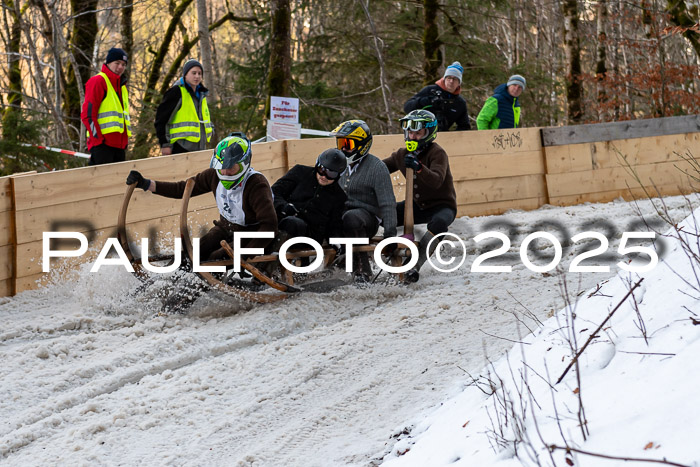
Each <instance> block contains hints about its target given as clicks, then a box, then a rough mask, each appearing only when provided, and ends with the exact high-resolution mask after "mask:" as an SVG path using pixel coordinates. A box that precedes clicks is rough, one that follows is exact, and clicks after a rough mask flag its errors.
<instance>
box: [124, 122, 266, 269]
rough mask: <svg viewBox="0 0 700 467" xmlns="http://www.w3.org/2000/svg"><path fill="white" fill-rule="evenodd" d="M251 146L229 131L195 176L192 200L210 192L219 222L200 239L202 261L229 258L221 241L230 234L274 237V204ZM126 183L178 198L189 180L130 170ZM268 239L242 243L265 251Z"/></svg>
mask: <svg viewBox="0 0 700 467" xmlns="http://www.w3.org/2000/svg"><path fill="white" fill-rule="evenodd" d="M251 157H252V152H251V142H250V140H249V139H248V138H247V137H246V136H245V135H244V134H243V133H231V134H230V135H229V136H227V137H226V138H224V139H222V140H221V141H220V142H219V144H217V145H216V149H214V154H213V155H212V158H211V161H210V163H209V168H208V169H206V170H204V171H202V172H200V173H198V174H197V175H195V176H194V181H195V184H194V189H193V190H192V196H199V195H202V194H204V193H213V194H214V197H215V198H216V205H217V207H218V208H219V214H220V218H219V219H218V220H216V221H214V227H212V228H211V229H210V230H209V232H207V233H206V234H205V235H204V236H203V237H202V238H201V239H200V243H199V245H200V260H201V261H205V260H215V259H223V258H227V257H228V256H227V254H226V252H225V251H224V250H223V248H221V246H220V242H221V240H226V241H229V242H230V241H232V239H233V232H237V231H246V232H273V233H275V234H276V233H277V215H276V214H275V207H274V205H273V202H272V191H271V190H270V184H269V183H268V181H267V179H266V178H265V176H264V175H263V174H261V173H260V172H257V171H256V170H254V169H253V168H252V167H251V164H250V163H251ZM126 183H127V184H128V185H130V184H132V183H136V184H137V185H136V186H137V187H139V188H141V189H143V190H145V191H151V192H153V193H155V194H157V195H160V196H165V197H167V198H178V199H179V198H182V197H183V195H184V193H185V184H186V183H187V180H182V181H179V182H165V181H155V180H149V179H147V178H144V177H143V176H142V175H141V174H140V173H139V172H137V171H135V170H132V171H131V172H130V173H129V176H128V177H127V179H126ZM271 242H272V239H271V238H254V239H250V240H248V241H247V242H245V241H244V242H243V246H244V247H246V248H264V247H266V246H267V245H268V244H270V243H271Z"/></svg>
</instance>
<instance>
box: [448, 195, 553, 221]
mask: <svg viewBox="0 0 700 467" xmlns="http://www.w3.org/2000/svg"><path fill="white" fill-rule="evenodd" d="M542 204H543V203H542V198H525V199H516V200H508V201H494V202H491V203H474V204H460V205H459V206H457V216H458V217H460V216H470V217H479V216H495V215H498V214H503V213H504V212H506V211H510V210H511V209H521V210H523V211H532V210H533V209H537V208H539V207H540V206H542Z"/></svg>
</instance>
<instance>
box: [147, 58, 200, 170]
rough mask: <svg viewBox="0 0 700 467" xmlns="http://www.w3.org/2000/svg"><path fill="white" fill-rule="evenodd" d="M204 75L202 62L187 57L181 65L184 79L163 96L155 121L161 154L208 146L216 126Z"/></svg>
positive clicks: (195, 149)
mask: <svg viewBox="0 0 700 467" xmlns="http://www.w3.org/2000/svg"><path fill="white" fill-rule="evenodd" d="M203 76H204V68H203V67H202V64H201V63H199V62H198V61H197V60H195V59H190V60H187V62H185V65H184V66H183V67H182V78H180V79H178V80H177V82H176V83H175V84H174V85H173V87H171V88H170V89H168V91H167V92H166V93H165V95H164V96H163V101H162V102H161V103H160V105H159V106H158V110H157V111H156V122H155V126H156V136H158V142H159V143H160V152H161V154H162V155H164V156H168V155H170V154H180V153H183V152H191V151H201V150H203V149H207V143H209V141H211V136H212V132H213V130H214V127H213V126H212V124H211V117H210V116H209V107H208V106H207V94H208V93H209V91H208V89H207V88H205V87H204V85H203V84H202V79H203Z"/></svg>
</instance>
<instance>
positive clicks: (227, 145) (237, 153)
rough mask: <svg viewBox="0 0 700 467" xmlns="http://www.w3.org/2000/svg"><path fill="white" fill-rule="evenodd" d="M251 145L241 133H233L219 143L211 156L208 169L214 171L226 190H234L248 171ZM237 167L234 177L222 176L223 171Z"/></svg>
mask: <svg viewBox="0 0 700 467" xmlns="http://www.w3.org/2000/svg"><path fill="white" fill-rule="evenodd" d="M250 146H251V143H250V140H249V139H248V138H246V136H245V135H244V134H243V133H238V132H234V133H231V134H230V135H228V136H227V137H226V138H224V139H222V140H221V141H219V144H217V145H216V149H214V154H213V155H212V156H211V162H210V163H209V167H211V168H212V169H215V170H216V174H217V175H218V176H219V180H220V181H221V184H222V185H223V186H224V188H226V189H227V190H230V189H231V188H235V187H236V186H238V184H239V183H241V180H243V178H244V177H245V175H246V174H247V173H248V170H250V159H251V157H252V153H251V148H250ZM235 167H239V169H238V171H237V172H236V173H235V174H234V175H223V174H222V173H221V171H222V170H223V169H233V168H235Z"/></svg>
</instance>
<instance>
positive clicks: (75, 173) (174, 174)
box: [15, 141, 284, 211]
mask: <svg viewBox="0 0 700 467" xmlns="http://www.w3.org/2000/svg"><path fill="white" fill-rule="evenodd" d="M283 146H284V142H283V141H276V142H273V143H264V144H257V145H255V146H254V152H253V154H254V156H253V157H254V159H253V164H252V165H253V167H255V168H256V170H258V171H261V172H265V171H266V170H270V169H274V170H277V169H282V170H284V162H281V163H278V162H277V160H278V159H279V158H280V157H282V155H283V152H282V151H283V149H281V148H283ZM211 154H212V152H211V150H207V151H198V152H190V153H186V154H178V155H175V156H162V157H153V158H149V159H141V160H138V161H126V162H119V163H116V164H105V165H98V166H91V167H81V168H78V169H68V170H60V171H57V172H48V173H42V174H36V175H32V176H20V177H16V178H15V194H16V199H17V206H16V209H17V210H18V211H21V210H24V209H30V208H35V207H41V206H52V205H56V204H64V203H72V202H75V201H80V200H83V199H85V194H86V193H90V195H91V197H93V198H103V197H106V196H112V195H117V194H120V193H124V180H126V176H127V175H128V174H129V171H130V170H138V171H139V172H141V173H142V174H143V175H144V176H145V177H146V178H151V179H154V180H168V181H170V180H184V179H186V178H187V177H190V176H192V175H195V174H197V173H198V172H201V171H202V170H204V169H206V168H207V167H209V161H210V160H211ZM273 161H274V162H273ZM268 162H269V163H268Z"/></svg>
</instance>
